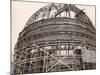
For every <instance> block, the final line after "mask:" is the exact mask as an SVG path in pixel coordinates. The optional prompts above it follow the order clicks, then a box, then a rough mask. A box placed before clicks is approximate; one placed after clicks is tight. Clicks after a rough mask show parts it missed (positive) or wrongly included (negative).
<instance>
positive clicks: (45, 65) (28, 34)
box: [13, 3, 96, 75]
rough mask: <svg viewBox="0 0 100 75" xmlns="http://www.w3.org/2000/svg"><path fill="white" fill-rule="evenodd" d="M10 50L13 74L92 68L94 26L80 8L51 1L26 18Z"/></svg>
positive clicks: (94, 63) (94, 66) (94, 43)
mask: <svg viewBox="0 0 100 75" xmlns="http://www.w3.org/2000/svg"><path fill="white" fill-rule="evenodd" d="M14 53H15V54H14V70H13V74H14V75H16V74H31V73H43V72H58V71H76V70H89V69H95V68H96V55H95V53H96V29H95V27H94V26H93V24H92V22H91V20H90V19H89V17H88V16H87V15H86V13H85V12H84V10H81V9H79V8H78V7H76V6H75V5H71V4H59V3H56V4H55V3H51V4H48V5H47V6H44V7H42V8H40V9H39V10H38V11H36V12H35V13H34V14H33V15H32V16H31V17H30V18H29V20H28V22H27V23H26V25H25V27H24V29H23V30H22V32H20V34H19V38H18V41H17V43H16V45H15V49H14Z"/></svg>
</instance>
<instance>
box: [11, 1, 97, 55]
mask: <svg viewBox="0 0 100 75" xmlns="http://www.w3.org/2000/svg"><path fill="white" fill-rule="evenodd" d="M47 4H48V3H34V2H22V1H21V2H20V1H12V36H11V37H12V53H13V51H14V46H15V44H16V42H17V39H18V37H19V33H20V32H21V31H22V30H23V28H24V26H25V24H26V22H27V21H28V19H29V18H30V17H31V16H32V14H33V13H35V12H36V11H37V10H38V9H40V8H41V7H44V6H45V5H47ZM76 6H77V7H78V8H80V9H85V10H84V12H86V14H87V15H88V17H89V18H90V19H91V21H92V23H93V25H94V26H95V6H83V5H76Z"/></svg>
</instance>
